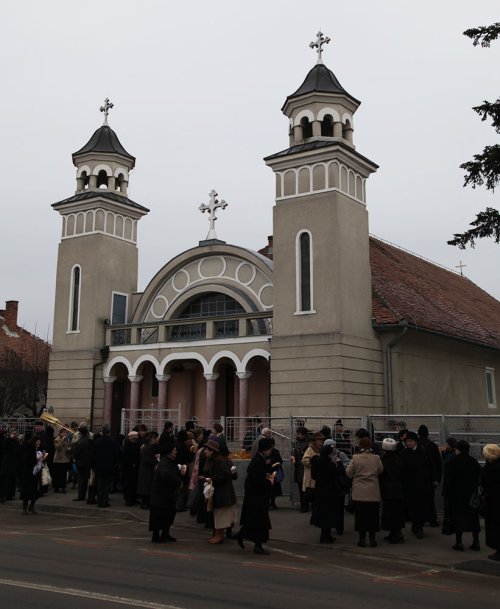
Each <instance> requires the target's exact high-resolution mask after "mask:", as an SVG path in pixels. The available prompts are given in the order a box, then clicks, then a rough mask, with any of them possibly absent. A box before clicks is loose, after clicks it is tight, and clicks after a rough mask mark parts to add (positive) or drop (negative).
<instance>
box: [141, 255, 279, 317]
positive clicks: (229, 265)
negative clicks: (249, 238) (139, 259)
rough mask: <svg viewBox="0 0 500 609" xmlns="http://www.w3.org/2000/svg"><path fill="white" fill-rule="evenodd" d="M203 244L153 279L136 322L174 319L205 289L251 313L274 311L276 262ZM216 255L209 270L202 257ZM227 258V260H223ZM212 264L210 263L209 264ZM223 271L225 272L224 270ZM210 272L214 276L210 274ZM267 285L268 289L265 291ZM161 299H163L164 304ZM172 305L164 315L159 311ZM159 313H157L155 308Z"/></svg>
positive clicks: (147, 288)
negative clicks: (225, 297)
mask: <svg viewBox="0 0 500 609" xmlns="http://www.w3.org/2000/svg"><path fill="white" fill-rule="evenodd" d="M210 248H211V249H209V246H200V247H197V248H193V249H191V250H188V251H186V252H184V253H182V254H180V255H179V256H177V257H176V258H173V259H172V260H171V261H170V262H168V263H167V264H166V265H165V266H164V267H163V268H162V269H161V270H160V271H159V272H158V273H157V274H156V275H155V277H153V279H152V280H151V281H150V283H149V285H148V286H147V287H146V289H145V290H144V292H143V294H142V296H141V299H140V301H139V303H138V305H137V308H136V311H135V314H134V318H133V320H132V321H133V322H134V323H144V322H149V321H153V320H155V321H156V320H158V319H172V318H173V316H174V315H175V314H176V312H177V311H178V310H179V308H180V307H181V306H182V305H183V304H185V303H186V302H187V301H188V300H189V299H190V298H193V297H194V296H196V295H199V294H202V293H204V292H220V293H223V294H227V295H228V296H230V297H232V298H234V299H235V300H236V301H237V302H239V303H240V304H241V306H242V307H243V308H244V309H245V310H246V311H248V312H257V311H259V312H265V311H269V310H272V296H270V293H269V289H271V291H272V285H273V281H272V275H273V271H272V262H271V261H268V260H267V259H266V258H264V257H263V256H261V255H259V254H257V253H256V252H252V251H251V250H247V249H245V248H240V247H237V246H233V245H226V244H224V245H220V246H218V247H217V248H216V249H215V251H214V248H213V246H210ZM210 258H213V260H214V265H213V267H212V268H211V269H210V272H209V271H208V270H207V267H206V266H205V265H204V264H202V265H201V271H202V275H203V276H201V275H200V273H199V270H200V260H206V261H208V260H209V259H210ZM223 258H224V263H222V261H221V260H222V259H223ZM209 266H210V265H209ZM222 267H224V272H223V273H222V272H221V271H222V270H223V268H222ZM209 275H212V276H211V277H209ZM264 285H266V287H267V288H268V289H266V290H263V289H262V288H263V286H264ZM158 299H161V300H162V303H161V306H160V303H159V302H158ZM166 302H168V308H167V310H165V311H164V315H163V316H162V317H161V318H160V317H159V313H160V312H161V311H163V310H164V309H165V303H166ZM153 310H154V311H155V312H156V315H154V314H153V313H152V311H153Z"/></svg>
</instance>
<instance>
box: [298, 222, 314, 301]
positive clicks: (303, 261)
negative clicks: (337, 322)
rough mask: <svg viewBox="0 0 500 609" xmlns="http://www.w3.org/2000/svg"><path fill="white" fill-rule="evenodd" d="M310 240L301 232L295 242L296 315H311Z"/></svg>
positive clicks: (309, 237)
mask: <svg viewBox="0 0 500 609" xmlns="http://www.w3.org/2000/svg"><path fill="white" fill-rule="evenodd" d="M312 265H313V260H312V238H311V233H310V232H309V231H302V232H300V233H299V234H298V235H297V241H296V281H297V289H296V291H297V313H313V312H314V311H313V287H312V285H313V282H312Z"/></svg>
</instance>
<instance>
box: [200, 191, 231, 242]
mask: <svg viewBox="0 0 500 609" xmlns="http://www.w3.org/2000/svg"><path fill="white" fill-rule="evenodd" d="M218 196H219V195H218V193H217V192H215V190H214V189H213V188H212V190H211V191H210V193H209V197H210V202H209V203H207V204H206V205H205V204H204V203H202V204H201V205H200V206H199V207H198V209H199V210H200V211H201V213H202V214H204V213H205V212H206V211H208V221H209V222H210V230H209V231H208V235H207V241H208V240H209V239H217V235H216V234H215V221H216V220H217V216H216V215H215V212H216V211H217V210H218V209H226V207H227V206H228V204H227V203H226V202H225V201H224V199H222V200H221V201H218V200H217V199H216V197H218Z"/></svg>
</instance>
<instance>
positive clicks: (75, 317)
mask: <svg viewBox="0 0 500 609" xmlns="http://www.w3.org/2000/svg"><path fill="white" fill-rule="evenodd" d="M80 291H81V268H80V267H79V266H78V265H75V266H74V267H73V268H72V270H71V286H70V298H69V323H68V330H69V332H78V331H79V329H80Z"/></svg>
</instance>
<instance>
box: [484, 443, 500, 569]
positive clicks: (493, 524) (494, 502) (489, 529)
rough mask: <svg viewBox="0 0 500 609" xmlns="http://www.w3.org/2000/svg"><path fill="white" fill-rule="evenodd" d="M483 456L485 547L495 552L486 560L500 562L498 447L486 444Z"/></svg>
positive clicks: (499, 451) (499, 467) (499, 447)
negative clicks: (484, 460)
mask: <svg viewBox="0 0 500 609" xmlns="http://www.w3.org/2000/svg"><path fill="white" fill-rule="evenodd" d="M483 455H484V458H485V459H486V464H485V466H484V467H483V469H482V472H481V478H480V484H481V487H482V489H483V493H484V495H485V496H486V515H485V518H484V528H485V533H486V535H485V538H486V545H487V546H488V547H489V548H491V549H492V550H495V553H494V554H490V556H488V558H490V559H491V560H498V561H500V446H498V445H497V444H486V446H484V447H483Z"/></svg>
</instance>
